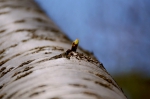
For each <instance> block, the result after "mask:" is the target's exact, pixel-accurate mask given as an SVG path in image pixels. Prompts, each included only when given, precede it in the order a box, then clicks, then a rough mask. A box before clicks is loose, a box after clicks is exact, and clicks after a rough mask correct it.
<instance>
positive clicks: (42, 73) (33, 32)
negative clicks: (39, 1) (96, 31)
mask: <svg viewBox="0 0 150 99" xmlns="http://www.w3.org/2000/svg"><path fill="white" fill-rule="evenodd" d="M70 48H71V42H70V41H69V40H67V39H66V37H65V36H64V35H63V34H62V33H61V31H59V30H58V28H57V27H56V26H55V25H54V24H53V23H52V21H50V20H49V18H48V17H47V16H46V15H44V13H43V12H41V10H40V9H39V8H38V7H37V5H36V4H34V2H33V1H32V0H0V99H126V97H125V95H124V94H123V92H122V91H121V89H120V88H119V87H118V85H117V84H116V82H115V81H114V80H113V79H112V77H111V76H110V75H109V74H108V73H107V72H106V70H105V69H104V68H103V66H102V64H100V63H99V62H97V61H96V60H95V59H94V58H90V57H88V56H86V55H87V54H85V53H84V54H81V52H82V51H81V50H80V49H79V50H78V51H77V52H72V54H69V55H66V54H65V51H66V50H67V49H70ZM78 52H80V53H78Z"/></svg>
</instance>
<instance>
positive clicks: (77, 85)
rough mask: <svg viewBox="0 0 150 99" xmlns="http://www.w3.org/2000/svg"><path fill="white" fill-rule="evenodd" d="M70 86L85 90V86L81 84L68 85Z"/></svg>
mask: <svg viewBox="0 0 150 99" xmlns="http://www.w3.org/2000/svg"><path fill="white" fill-rule="evenodd" d="M69 85H70V86H75V87H82V88H87V86H86V85H81V84H69Z"/></svg>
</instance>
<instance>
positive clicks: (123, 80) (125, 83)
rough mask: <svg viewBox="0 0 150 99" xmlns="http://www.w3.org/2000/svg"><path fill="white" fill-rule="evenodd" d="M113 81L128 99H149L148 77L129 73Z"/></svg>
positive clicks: (149, 81) (149, 85)
mask: <svg viewBox="0 0 150 99" xmlns="http://www.w3.org/2000/svg"><path fill="white" fill-rule="evenodd" d="M114 79H115V80H116V82H117V83H118V85H119V86H120V87H122V89H123V91H124V92H125V94H126V95H127V97H128V98H129V99H150V77H149V78H148V77H143V76H142V74H136V73H130V74H126V75H120V76H115V77H114Z"/></svg>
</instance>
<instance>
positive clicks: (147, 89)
mask: <svg viewBox="0 0 150 99" xmlns="http://www.w3.org/2000/svg"><path fill="white" fill-rule="evenodd" d="M35 1H36V2H37V3H38V4H39V5H40V6H41V7H42V9H43V10H44V11H45V12H46V13H47V15H48V16H49V17H50V18H51V19H52V20H53V21H54V22H55V24H56V25H57V26H59V28H60V29H61V30H62V31H63V32H64V33H65V34H66V35H67V36H68V37H69V38H70V39H72V40H75V39H76V38H78V39H79V40H80V46H81V47H82V48H84V49H86V50H88V51H90V52H92V53H93V54H94V55H95V56H96V57H97V58H98V60H99V61H100V62H102V63H103V64H104V66H105V68H106V69H107V71H108V72H109V73H110V74H111V75H112V76H113V78H114V79H115V80H116V82H117V83H118V84H119V85H120V86H121V87H122V89H123V90H124V92H125V94H126V95H127V97H128V98H129V99H150V0H35Z"/></svg>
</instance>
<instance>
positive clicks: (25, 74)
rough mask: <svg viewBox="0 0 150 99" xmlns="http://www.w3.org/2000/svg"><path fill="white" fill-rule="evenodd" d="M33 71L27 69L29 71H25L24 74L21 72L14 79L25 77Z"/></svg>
mask: <svg viewBox="0 0 150 99" xmlns="http://www.w3.org/2000/svg"><path fill="white" fill-rule="evenodd" d="M32 72H33V71H29V72H26V73H24V74H22V75H20V76H17V78H16V79H15V80H19V79H21V78H23V77H26V76H28V75H29V74H31V73H32Z"/></svg>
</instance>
